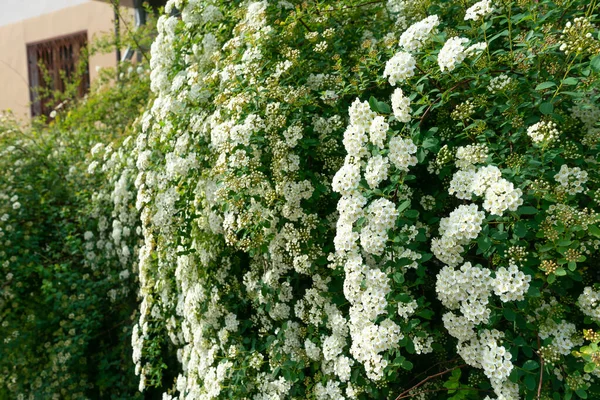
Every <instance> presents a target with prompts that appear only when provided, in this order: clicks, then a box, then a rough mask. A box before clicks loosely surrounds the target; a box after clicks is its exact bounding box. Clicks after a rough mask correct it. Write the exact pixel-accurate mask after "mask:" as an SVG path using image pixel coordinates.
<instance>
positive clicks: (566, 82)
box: [562, 76, 578, 85]
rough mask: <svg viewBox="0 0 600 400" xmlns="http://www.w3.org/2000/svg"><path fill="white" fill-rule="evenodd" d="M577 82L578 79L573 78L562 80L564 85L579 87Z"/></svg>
mask: <svg viewBox="0 0 600 400" xmlns="http://www.w3.org/2000/svg"><path fill="white" fill-rule="evenodd" d="M577 82H578V80H577V78H574V77H572V76H570V77H568V78H566V79H563V80H562V84H563V85H577Z"/></svg>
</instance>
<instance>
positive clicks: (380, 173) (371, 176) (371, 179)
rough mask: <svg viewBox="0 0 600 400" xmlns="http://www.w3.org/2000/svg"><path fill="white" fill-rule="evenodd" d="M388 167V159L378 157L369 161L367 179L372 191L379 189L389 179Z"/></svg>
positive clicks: (366, 170)
mask: <svg viewBox="0 0 600 400" xmlns="http://www.w3.org/2000/svg"><path fill="white" fill-rule="evenodd" d="M388 166H389V163H388V159H387V157H382V156H380V155H376V156H374V157H371V158H370V159H369V161H368V162H367V167H366V168H365V179H366V180H367V183H368V184H369V186H370V187H371V188H372V189H375V188H377V187H378V186H379V183H380V182H381V181H383V180H385V179H387V177H388Z"/></svg>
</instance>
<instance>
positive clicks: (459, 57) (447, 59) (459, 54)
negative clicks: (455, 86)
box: [438, 37, 469, 72]
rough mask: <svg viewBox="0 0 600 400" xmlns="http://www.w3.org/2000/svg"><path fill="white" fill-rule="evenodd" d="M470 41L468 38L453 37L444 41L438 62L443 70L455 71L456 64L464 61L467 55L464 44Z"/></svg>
mask: <svg viewBox="0 0 600 400" xmlns="http://www.w3.org/2000/svg"><path fill="white" fill-rule="evenodd" d="M468 42H469V39H466V38H461V37H451V38H450V39H448V40H447V41H446V43H444V47H442V49H441V50H440V53H439V54H438V64H439V66H440V70H441V71H442V72H444V71H446V70H447V71H449V72H451V71H454V68H455V67H456V65H457V64H460V63H461V62H463V60H464V59H465V57H466V52H465V48H464V44H465V43H468Z"/></svg>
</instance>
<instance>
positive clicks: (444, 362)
mask: <svg viewBox="0 0 600 400" xmlns="http://www.w3.org/2000/svg"><path fill="white" fill-rule="evenodd" d="M458 360H459V358H458V357H456V358H453V359H451V360H446V361H440V362H439V363H436V364H433V365H432V366H431V367H429V368H427V369H426V370H425V371H423V372H421V373H420V374H418V375H416V376H415V377H413V379H412V380H411V383H412V382H414V381H415V380H417V379H419V377H421V376H423V375H425V374H427V373H428V372H429V371H431V370H432V369H434V368H435V367H438V366H440V365H443V364H449V363H453V362H456V361H458Z"/></svg>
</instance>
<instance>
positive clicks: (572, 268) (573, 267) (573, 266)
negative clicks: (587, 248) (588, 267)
mask: <svg viewBox="0 0 600 400" xmlns="http://www.w3.org/2000/svg"><path fill="white" fill-rule="evenodd" d="M568 268H569V271H571V272H573V271H575V270H576V269H577V263H576V262H575V261H569V264H568Z"/></svg>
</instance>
